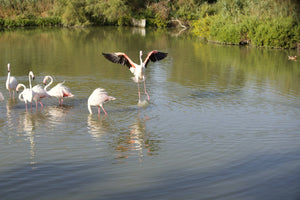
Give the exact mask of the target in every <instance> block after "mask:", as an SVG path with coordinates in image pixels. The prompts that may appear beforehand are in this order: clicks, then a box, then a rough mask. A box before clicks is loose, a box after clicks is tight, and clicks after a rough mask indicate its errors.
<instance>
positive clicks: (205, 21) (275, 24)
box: [192, 0, 300, 48]
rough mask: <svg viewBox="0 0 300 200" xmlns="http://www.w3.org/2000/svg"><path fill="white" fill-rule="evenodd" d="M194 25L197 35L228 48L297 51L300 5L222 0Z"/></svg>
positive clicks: (255, 0)
mask: <svg viewBox="0 0 300 200" xmlns="http://www.w3.org/2000/svg"><path fill="white" fill-rule="evenodd" d="M209 9H214V12H213V13H212V14H209V13H205V15H204V16H203V17H201V18H199V19H197V20H195V21H193V22H192V26H193V33H194V34H195V35H197V36H200V37H204V38H206V39H207V40H209V41H215V42H219V43H224V44H250V45H255V46H260V47H273V48H296V46H297V43H299V42H300V24H299V14H298V13H299V3H298V4H296V3H293V2H292V1H279V0H278V1H276V0H265V1H259V0H245V1H241V0H240V1H239V0H235V1H229V0H227V1H226V0H221V1H218V2H217V3H216V4H214V7H211V6H208V8H207V10H209Z"/></svg>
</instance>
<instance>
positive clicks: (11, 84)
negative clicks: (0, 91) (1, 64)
mask: <svg viewBox="0 0 300 200" xmlns="http://www.w3.org/2000/svg"><path fill="white" fill-rule="evenodd" d="M7 72H8V73H7V80H6V89H7V90H8V91H9V98H11V91H13V98H14V97H15V90H16V87H17V85H18V81H17V79H16V78H15V77H14V76H10V64H9V63H8V64H7Z"/></svg>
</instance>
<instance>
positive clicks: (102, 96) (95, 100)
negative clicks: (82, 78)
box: [88, 88, 116, 116]
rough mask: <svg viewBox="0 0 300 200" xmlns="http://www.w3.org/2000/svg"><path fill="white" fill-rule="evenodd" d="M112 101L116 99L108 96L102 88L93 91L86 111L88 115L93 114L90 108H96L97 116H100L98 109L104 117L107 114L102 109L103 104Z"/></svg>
mask: <svg viewBox="0 0 300 200" xmlns="http://www.w3.org/2000/svg"><path fill="white" fill-rule="evenodd" d="M112 100H116V98H115V97H112V96H108V95H107V92H106V91H105V90H104V89H102V88H97V89H95V90H94V92H93V93H92V94H91V95H90V97H89V99H88V110H89V112H90V114H93V112H92V108H91V106H98V115H99V116H100V107H101V108H102V110H103V111H104V113H105V115H107V112H106V111H105V109H104V108H103V103H105V102H108V101H112Z"/></svg>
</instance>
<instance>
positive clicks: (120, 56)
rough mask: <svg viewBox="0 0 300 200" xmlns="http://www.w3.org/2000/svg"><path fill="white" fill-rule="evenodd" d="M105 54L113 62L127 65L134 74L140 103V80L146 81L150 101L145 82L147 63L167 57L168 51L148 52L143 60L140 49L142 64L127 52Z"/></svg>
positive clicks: (133, 78)
mask: <svg viewBox="0 0 300 200" xmlns="http://www.w3.org/2000/svg"><path fill="white" fill-rule="evenodd" d="M102 54H103V56H104V57H105V58H106V59H108V60H109V61H111V62H113V63H118V64H121V65H126V66H127V67H128V68H129V69H130V71H131V72H132V73H133V74H134V77H132V80H133V81H134V82H136V83H137V84H138V94H139V103H140V102H141V93H140V85H139V82H144V89H145V94H146V95H147V97H148V101H149V100H150V97H149V94H148V92H147V90H146V83H145V79H146V78H145V69H146V68H147V64H148V63H149V61H152V62H156V61H159V60H162V59H164V58H165V57H167V55H168V53H163V52H159V51H157V50H153V51H151V52H149V53H148V55H147V58H146V59H145V60H144V61H143V60H142V56H143V52H142V51H140V64H136V63H134V62H133V61H132V60H131V59H130V58H129V57H128V56H127V55H126V54H125V53H122V52H118V53H102Z"/></svg>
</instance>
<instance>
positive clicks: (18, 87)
mask: <svg viewBox="0 0 300 200" xmlns="http://www.w3.org/2000/svg"><path fill="white" fill-rule="evenodd" d="M20 87H24V86H23V85H22V84H18V85H17V87H16V91H17V92H19V89H20Z"/></svg>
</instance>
